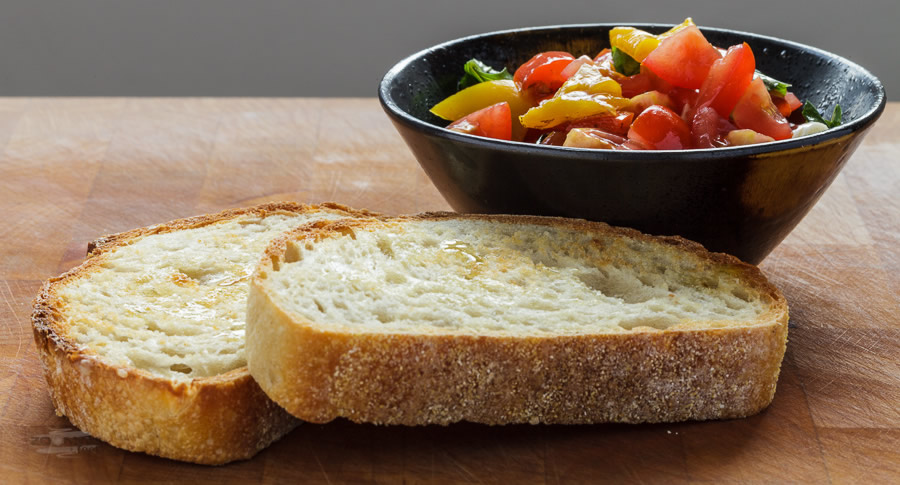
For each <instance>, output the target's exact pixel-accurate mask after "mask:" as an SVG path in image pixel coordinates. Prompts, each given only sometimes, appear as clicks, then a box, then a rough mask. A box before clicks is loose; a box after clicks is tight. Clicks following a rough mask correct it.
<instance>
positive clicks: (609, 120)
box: [565, 111, 634, 136]
mask: <svg viewBox="0 0 900 485" xmlns="http://www.w3.org/2000/svg"><path fill="white" fill-rule="evenodd" d="M633 119H634V113H629V112H627V111H623V112H619V113H616V114H614V115H611V114H603V115H596V116H588V117H587V118H582V119H580V120H575V121H573V122H571V123H569V124H567V125H566V126H565V131H568V130H571V129H572V128H596V129H598V130H602V131H605V132H606V133H612V134H613V135H619V136H625V134H627V133H628V128H630V127H631V120H633Z"/></svg>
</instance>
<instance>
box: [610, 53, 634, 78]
mask: <svg viewBox="0 0 900 485" xmlns="http://www.w3.org/2000/svg"><path fill="white" fill-rule="evenodd" d="M612 60H613V67H614V68H616V72H618V73H620V74H624V75H626V76H634V75H635V74H638V73H639V72H641V63H640V62H638V61H636V60H634V58H633V57H631V56H629V55H628V54H626V53H625V52H623V51H622V50H621V49H619V48H618V47H613V48H612Z"/></svg>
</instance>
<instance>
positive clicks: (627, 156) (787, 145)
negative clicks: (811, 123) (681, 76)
mask: <svg viewBox="0 0 900 485" xmlns="http://www.w3.org/2000/svg"><path fill="white" fill-rule="evenodd" d="M622 25H628V26H632V27H636V28H639V29H650V30H656V29H668V28H671V27H673V26H674V25H676V24H664V23H623V22H615V23H606V22H604V23H583V24H558V25H544V26H534V27H521V28H514V29H505V30H497V31H493V32H485V33H480V34H474V35H469V36H465V37H460V38H457V39H453V40H449V41H446V42H442V43H440V44H437V45H434V46H431V47H427V48H425V49H422V50H420V51H418V52H415V53H413V54H411V55H409V56H407V57H405V58H404V59H402V60H400V61H399V62H397V63H396V64H395V65H394V66H393V67H391V69H389V70H388V72H387V73H385V75H384V76H383V77H382V79H381V82H380V83H379V88H378V99H379V101H380V102H381V105H382V108H383V109H384V110H385V111H386V112H387V113H388V114H389V115H390V116H391V117H392V118H393V119H394V120H395V121H396V122H399V123H402V124H404V125H406V126H408V127H410V128H412V129H414V130H416V131H420V132H424V133H425V134H427V135H432V136H436V137H440V138H448V139H450V140H452V141H455V142H458V143H462V144H465V145H472V146H473V147H479V148H485V149H494V150H510V149H512V150H514V151H523V152H526V153H533V154H535V155H545V156H546V155H549V154H553V155H554V156H559V157H562V158H573V159H576V158H577V159H579V160H584V159H585V158H586V157H585V155H587V154H593V155H594V156H591V157H587V158H588V159H596V160H597V161H624V162H634V161H646V162H659V161H660V160H661V159H665V160H666V161H670V160H672V159H679V160H708V159H720V158H736V157H745V156H758V155H763V154H769V153H775V152H781V151H784V150H791V149H799V148H804V147H811V146H814V145H819V144H820V143H824V142H829V141H832V140H836V139H839V138H842V137H844V136H846V135H849V134H851V133H854V132H862V131H863V130H865V129H866V128H868V127H869V126H871V125H872V124H873V123H874V122H875V121H876V120H877V119H878V117H879V116H881V113H882V112H883V111H884V108H885V105H886V104H887V97H886V95H885V90H884V85H883V84H882V83H881V81H880V80H879V79H878V78H877V77H876V76H875V75H874V74H872V73H871V72H870V71H869V70H868V69H866V68H864V67H862V66H860V65H859V64H857V63H855V62H853V61H851V60H849V59H847V58H845V57H842V56H839V55H837V54H834V53H832V52H828V51H826V50H823V49H819V48H817V47H813V46H809V45H806V44H802V43H799V42H794V41H791V40H786V39H781V38H778V37H772V36H767V35H761V34H754V33H751V32H744V31H740V30H733V29H724V28H717V27H705V26H704V27H701V30H703V31H713V32H717V33H721V34H730V35H738V36H743V37H748V38H751V39H755V40H762V41H768V42H772V43H775V44H779V45H782V46H784V47H790V48H792V49H795V50H798V51H801V52H804V51H806V52H811V53H814V54H817V55H818V56H820V57H825V58H829V59H831V60H834V61H836V62H838V63H840V64H841V65H845V66H848V67H849V68H851V69H853V70H854V71H856V74H857V75H859V76H861V77H863V78H868V80H869V81H871V82H872V83H873V84H874V87H875V89H876V103H874V106H872V107H871V108H870V109H869V110H868V111H866V112H865V113H863V114H862V115H861V116H859V117H858V118H857V119H855V120H853V121H851V122H848V123H844V124H841V125H840V126H838V127H837V128H831V129H829V130H826V131H823V132H820V133H816V134H814V135H808V136H803V137H799V138H789V139H786V140H777V141H774V142H767V143H760V144H755V145H743V146H733V147H719V148H705V149H702V148H694V149H685V150H608V149H595V148H574V147H560V146H548V145H537V144H534V143H525V142H519V141H510V140H498V139H494V138H484V137H478V136H472V135H467V134H463V133H457V132H453V131H450V130H447V129H446V128H444V127H441V126H437V125H433V124H431V123H429V122H426V121H423V120H420V119H419V118H416V117H415V116H413V115H411V114H409V113H408V112H406V111H405V110H403V109H401V108H400V107H399V106H398V105H397V103H396V102H395V101H394V99H393V97H392V96H391V94H390V88H391V85H392V84H393V81H394V80H395V79H396V77H397V76H398V75H399V73H400V72H401V71H402V70H403V69H405V68H406V67H408V66H409V65H410V64H412V63H413V62H415V61H417V60H418V59H420V58H422V57H424V56H426V55H428V54H430V53H432V52H435V51H438V50H442V49H447V48H450V47H453V46H454V45H456V44H461V43H464V42H471V41H478V40H484V39H488V38H490V37H495V36H499V35H508V34H517V33H541V32H551V31H560V30H567V29H586V28H612V27H617V26H622Z"/></svg>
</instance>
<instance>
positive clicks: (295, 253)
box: [282, 243, 303, 263]
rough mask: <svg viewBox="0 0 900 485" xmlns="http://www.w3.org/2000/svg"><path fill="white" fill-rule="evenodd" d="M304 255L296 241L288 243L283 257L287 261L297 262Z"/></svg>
mask: <svg viewBox="0 0 900 485" xmlns="http://www.w3.org/2000/svg"><path fill="white" fill-rule="evenodd" d="M302 257H303V256H301V254H300V248H299V247H298V246H297V245H296V244H294V243H288V244H287V247H286V248H285V249H284V257H283V258H282V259H283V260H284V262H285V263H296V262H297V261H300V259H301V258H302Z"/></svg>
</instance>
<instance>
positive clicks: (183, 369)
mask: <svg viewBox="0 0 900 485" xmlns="http://www.w3.org/2000/svg"><path fill="white" fill-rule="evenodd" d="M169 370H171V371H172V372H180V373H182V374H190V373H191V372H193V370H194V369H191V366H189V365H187V364H183V363H178V364H172V365H170V366H169Z"/></svg>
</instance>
